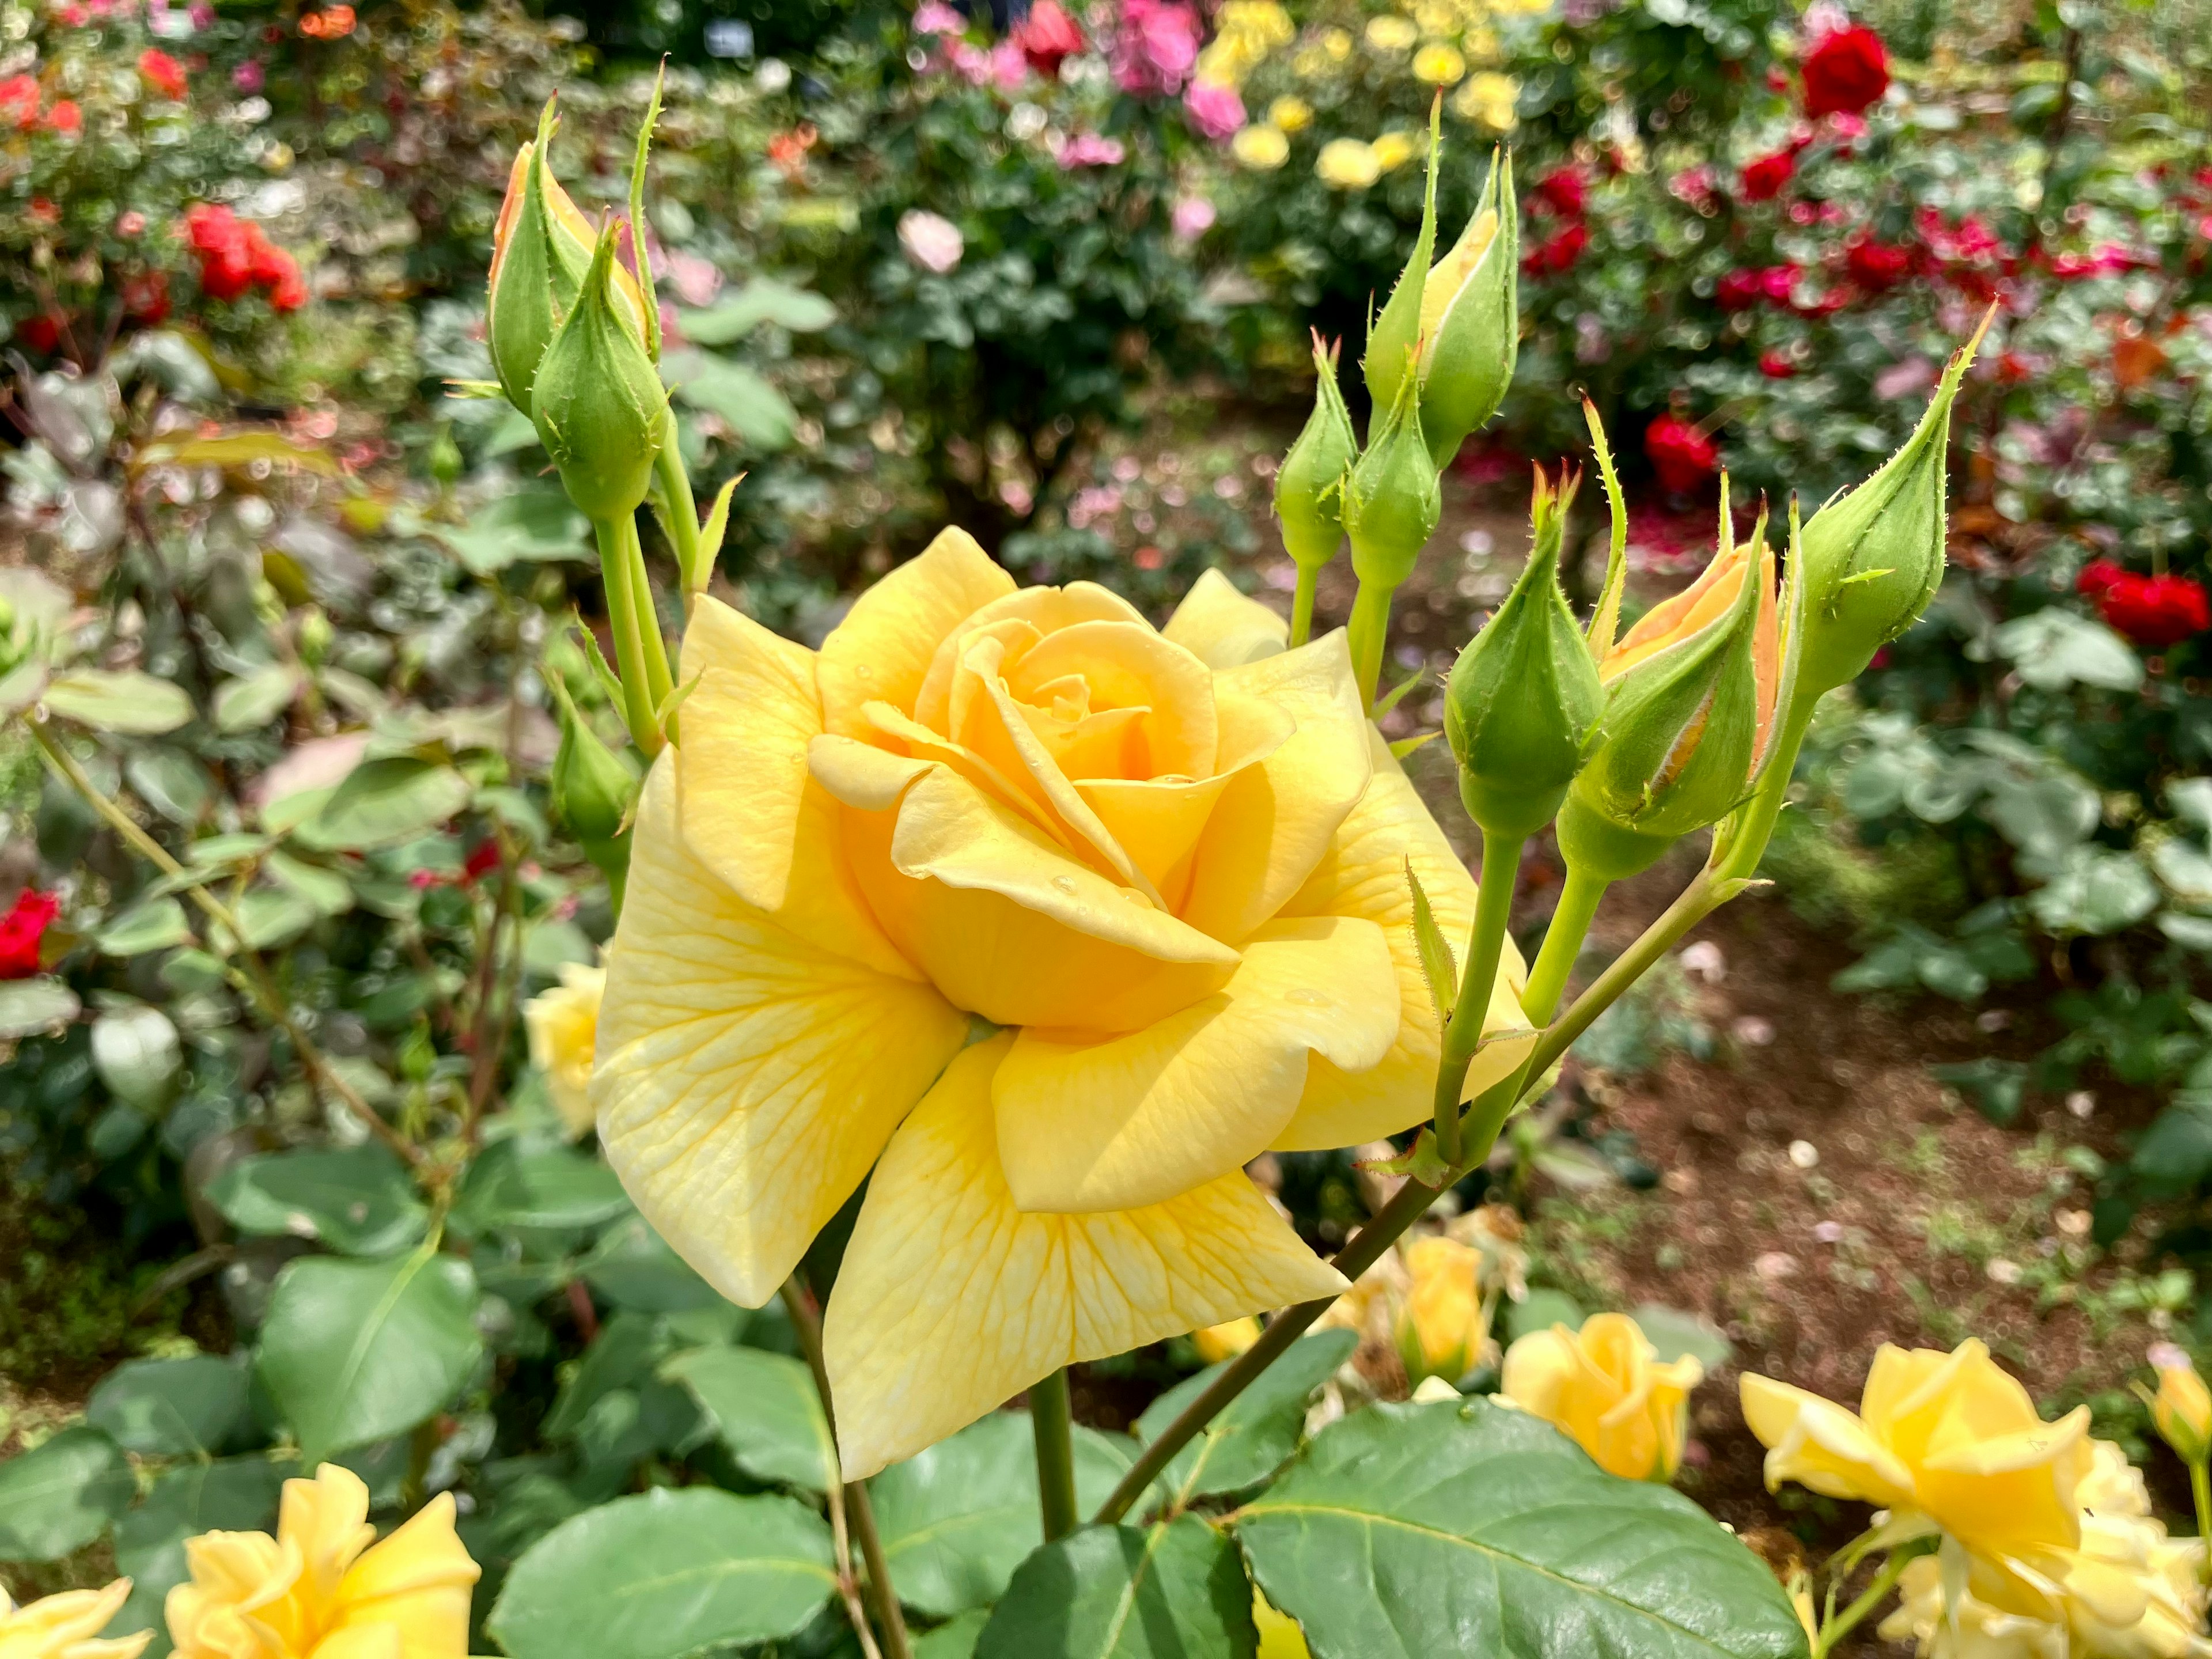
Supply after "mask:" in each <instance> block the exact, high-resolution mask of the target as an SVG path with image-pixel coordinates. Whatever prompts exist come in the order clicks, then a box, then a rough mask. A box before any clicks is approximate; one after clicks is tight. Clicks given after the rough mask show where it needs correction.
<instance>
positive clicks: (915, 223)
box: [898, 208, 968, 276]
mask: <svg viewBox="0 0 2212 1659" xmlns="http://www.w3.org/2000/svg"><path fill="white" fill-rule="evenodd" d="M898 239H899V246H901V247H902V248H904V249H905V250H906V257H907V258H909V259H911V260H913V261H914V262H915V264H918V265H920V266H921V268H922V269H923V270H927V271H930V272H933V274H935V275H937V276H944V275H945V273H946V272H947V271H949V270H954V269H955V268H957V266H958V264H960V259H961V256H962V255H963V254H964V253H966V252H968V242H967V239H966V238H965V237H963V236H962V235H961V234H960V228H959V227H958V226H957V225H956V224H954V223H953V222H951V220H950V219H945V218H940V217H939V216H938V215H936V214H934V213H924V212H923V211H922V210H921V209H919V208H909V209H908V210H907V211H906V212H904V213H902V214H901V215H900V216H899V222H898Z"/></svg>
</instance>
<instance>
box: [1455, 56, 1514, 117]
mask: <svg viewBox="0 0 2212 1659" xmlns="http://www.w3.org/2000/svg"><path fill="white" fill-rule="evenodd" d="M1520 99H1521V83H1520V82H1517V81H1516V80H1515V79H1514V78H1513V77H1512V76H1510V75H1500V74H1498V73H1497V72H1496V71H1495V70H1484V71H1483V72H1482V73H1481V74H1480V75H1470V76H1468V78H1467V79H1466V80H1464V81H1462V82H1460V84H1459V90H1458V91H1457V92H1455V93H1454V94H1452V95H1451V104H1450V108H1451V112H1452V113H1453V114H1455V115H1456V116H1459V117H1460V118H1462V119H1464V120H1468V121H1480V123H1481V124H1482V125H1484V126H1486V127H1488V128H1490V129H1491V130H1492V131H1496V132H1510V131H1513V129H1514V127H1515V126H1516V125H1518V124H1519V121H1520V116H1519V115H1518V114H1517V113H1516V111H1515V108H1514V106H1515V105H1516V104H1517V103H1518V102H1519V101H1520Z"/></svg>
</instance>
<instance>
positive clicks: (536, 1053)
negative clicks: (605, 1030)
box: [522, 962, 607, 1140]
mask: <svg viewBox="0 0 2212 1659" xmlns="http://www.w3.org/2000/svg"><path fill="white" fill-rule="evenodd" d="M606 987H607V970H606V969H604V968H592V967H587V966H586V965H585V964H584V963H580V962H564V963H562V964H561V982H560V983H559V984H558V985H556V986H555V987H553V988H552V989H550V990H549V991H541V992H539V993H538V994H537V995H536V996H534V997H532V998H531V999H530V1000H529V1001H528V1002H526V1003H525V1004H524V1005H523V1008H522V1024H523V1029H524V1030H526V1031H527V1032H528V1033H529V1036H530V1063H531V1064H532V1066H536V1067H537V1068H538V1070H539V1071H541V1072H543V1073H544V1074H545V1087H546V1091H547V1092H548V1093H549V1094H550V1095H551V1096H552V1097H553V1109H554V1110H555V1111H556V1112H557V1113H558V1114H560V1117H561V1127H562V1128H564V1129H566V1130H567V1131H568V1138H569V1139H572V1140H573V1139H575V1138H576V1137H577V1136H579V1135H584V1134H588V1133H591V1128H592V1054H593V1052H594V1050H595V1048H596V1046H597V1034H598V1030H599V999H600V998H601V997H602V996H604V995H605V993H606Z"/></svg>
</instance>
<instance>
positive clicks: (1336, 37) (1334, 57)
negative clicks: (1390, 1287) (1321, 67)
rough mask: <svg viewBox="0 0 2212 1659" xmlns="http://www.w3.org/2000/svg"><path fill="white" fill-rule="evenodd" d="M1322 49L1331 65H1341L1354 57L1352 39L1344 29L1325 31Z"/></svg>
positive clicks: (1323, 31) (1322, 36) (1322, 37)
mask: <svg viewBox="0 0 2212 1659" xmlns="http://www.w3.org/2000/svg"><path fill="white" fill-rule="evenodd" d="M1321 49H1322V52H1325V53H1326V54H1328V59H1329V61H1330V62H1331V63H1335V64H1341V63H1342V62H1344V60H1345V59H1346V58H1349V57H1351V56H1352V37H1351V35H1349V34H1347V33H1345V31H1344V30H1342V29H1323V30H1322V32H1321Z"/></svg>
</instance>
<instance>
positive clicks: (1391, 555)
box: [1344, 374, 1444, 590]
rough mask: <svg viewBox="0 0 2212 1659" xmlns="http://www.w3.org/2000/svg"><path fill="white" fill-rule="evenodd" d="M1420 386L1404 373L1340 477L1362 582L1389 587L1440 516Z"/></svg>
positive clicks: (1402, 576)
mask: <svg viewBox="0 0 2212 1659" xmlns="http://www.w3.org/2000/svg"><path fill="white" fill-rule="evenodd" d="M1420 398H1421V393H1420V387H1419V385H1418V384H1417V383H1416V381H1415V380H1414V379H1413V376H1412V375H1410V374H1408V375H1405V376H1402V377H1401V379H1400V380H1399V382H1398V390H1397V400H1396V401H1395V403H1393V404H1391V405H1390V407H1389V410H1388V412H1387V414H1386V416H1385V417H1384V418H1383V421H1382V422H1381V429H1380V430H1379V431H1377V432H1376V433H1375V435H1373V437H1372V438H1371V439H1370V441H1369V443H1368V446H1367V453H1365V454H1364V455H1362V456H1361V457H1360V458H1359V459H1358V461H1357V462H1355V463H1354V464H1353V465H1352V471H1350V472H1349V473H1348V474H1346V477H1345V481H1344V532H1345V534H1346V535H1347V536H1349V537H1350V538H1352V570H1353V572H1354V573H1355V574H1357V575H1358V578H1359V580H1360V581H1361V582H1362V583H1363V584H1365V583H1370V582H1371V583H1373V584H1375V585H1376V586H1378V587H1382V588H1383V589H1386V590H1395V588H1397V587H1398V586H1400V585H1401V583H1403V582H1404V581H1405V580H1406V578H1407V577H1408V576H1410V575H1412V574H1413V563H1414V561H1416V560H1417V559H1419V557H1420V556H1421V550H1422V548H1424V547H1425V546H1426V545H1427V544H1428V540H1429V538H1430V537H1431V536H1432V535H1434V534H1435V533H1436V529H1437V520H1440V519H1441V518H1443V512H1444V502H1443V492H1442V490H1440V489H1438V488H1437V470H1436V468H1435V467H1434V466H1432V465H1430V462H1429V447H1428V445H1427V444H1426V443H1425V442H1424V441H1422V438H1421V414H1420Z"/></svg>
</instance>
